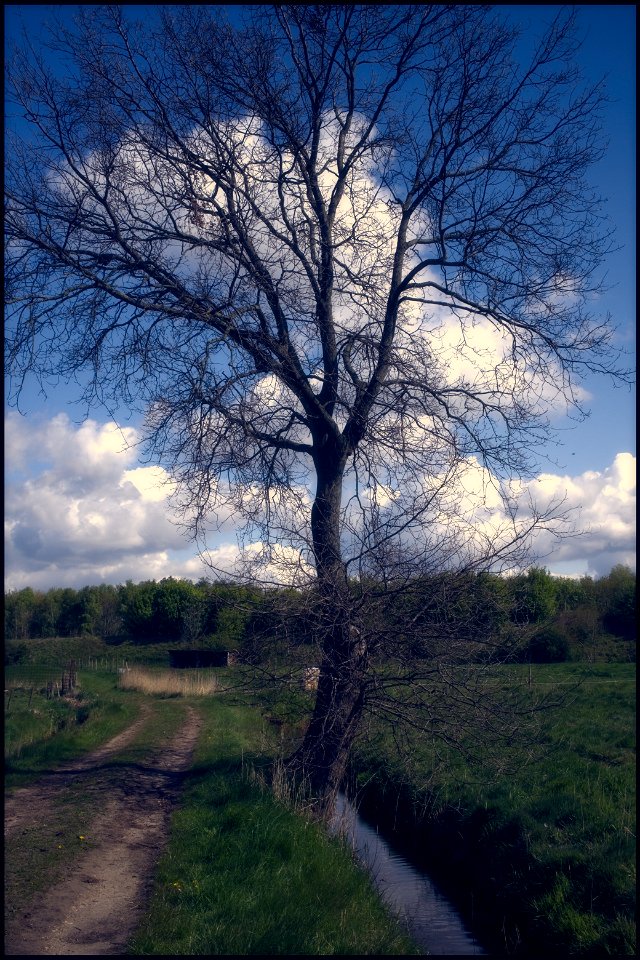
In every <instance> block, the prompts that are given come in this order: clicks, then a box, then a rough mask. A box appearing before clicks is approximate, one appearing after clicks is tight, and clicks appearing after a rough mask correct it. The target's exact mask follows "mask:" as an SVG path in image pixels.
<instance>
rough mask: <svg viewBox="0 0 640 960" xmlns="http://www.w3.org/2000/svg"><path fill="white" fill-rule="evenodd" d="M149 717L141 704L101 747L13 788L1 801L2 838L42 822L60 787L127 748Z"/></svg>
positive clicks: (49, 814)
mask: <svg viewBox="0 0 640 960" xmlns="http://www.w3.org/2000/svg"><path fill="white" fill-rule="evenodd" d="M150 716H151V707H150V706H149V704H147V703H143V704H142V705H141V707H140V713H139V715H138V716H137V718H136V719H135V720H134V721H133V723H132V724H131V725H130V726H128V727H127V728H126V729H125V730H123V731H122V732H121V733H118V734H117V735H116V736H115V737H112V738H111V740H107V742H106V743H104V744H103V745H102V746H101V747H98V748H97V749H96V750H92V751H91V753H89V754H87V755H86V756H84V757H81V758H80V759H78V760H74V761H73V762H72V763H66V764H62V765H61V766H59V767H56V769H55V773H54V774H52V775H50V776H49V777H46V778H43V779H41V780H38V781H36V783H34V784H30V785H29V786H28V787H19V788H18V789H17V790H13V791H12V792H11V793H10V794H9V796H7V797H5V801H4V837H5V840H7V839H9V837H10V836H11V835H12V834H14V833H15V832H16V831H17V830H18V829H19V828H23V829H24V828H27V827H29V826H33V825H35V824H38V823H42V822H43V821H44V820H45V819H46V818H47V817H49V816H51V815H52V810H51V802H52V801H53V800H55V799H56V798H57V797H59V796H60V793H61V791H62V790H64V788H65V787H67V786H69V784H71V783H73V781H74V780H75V779H76V775H77V774H78V773H80V772H82V771H87V770H90V769H91V768H95V767H98V766H99V765H100V764H101V763H104V761H105V760H109V759H110V758H111V757H112V756H113V755H114V754H116V753H117V752H118V750H124V748H125V747H128V746H129V744H130V743H132V741H133V740H135V738H136V736H137V735H138V733H139V732H140V730H141V729H142V727H143V726H144V725H145V723H146V722H147V720H148V719H149V717H150Z"/></svg>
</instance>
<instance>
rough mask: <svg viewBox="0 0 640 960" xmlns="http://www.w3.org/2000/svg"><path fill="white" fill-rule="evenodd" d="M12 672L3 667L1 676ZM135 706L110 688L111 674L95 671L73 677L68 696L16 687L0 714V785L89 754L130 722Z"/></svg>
mask: <svg viewBox="0 0 640 960" xmlns="http://www.w3.org/2000/svg"><path fill="white" fill-rule="evenodd" d="M16 672H17V671H16V670H14V669H13V668H11V667H9V668H7V670H6V678H7V679H8V680H10V678H11V677H12V675H13V674H14V673H16ZM139 704H140V698H139V697H138V698H137V699H136V698H135V697H132V696H130V695H127V694H126V693H124V692H121V691H119V690H117V689H116V685H115V678H114V676H113V675H111V674H101V673H95V672H87V673H79V674H78V678H77V687H76V689H75V690H74V693H73V696H70V697H54V698H53V699H47V698H46V696H45V694H44V693H43V692H41V691H40V690H38V689H35V690H34V691H33V693H31V689H30V688H26V689H20V688H18V689H16V690H15V691H14V693H13V696H12V698H11V702H10V704H9V708H8V709H5V714H4V725H5V729H4V737H5V739H4V749H5V787H15V786H24V785H25V784H26V783H28V782H29V781H30V780H32V779H33V778H34V777H37V776H39V775H40V774H42V773H43V772H44V771H46V770H49V769H53V768H55V767H56V766H59V765H60V764H61V763H65V762H67V761H69V760H73V759H74V758H76V757H79V756H81V755H82V754H83V753H87V752H88V751H90V750H94V749H95V748H96V747H98V746H100V745H101V744H102V743H104V742H105V741H106V740H109V739H110V738H111V737H114V736H116V734H118V733H120V731H121V730H124V728H125V727H127V726H128V725H129V724H130V723H131V722H132V720H133V719H135V717H136V715H137V713H138V709H139Z"/></svg>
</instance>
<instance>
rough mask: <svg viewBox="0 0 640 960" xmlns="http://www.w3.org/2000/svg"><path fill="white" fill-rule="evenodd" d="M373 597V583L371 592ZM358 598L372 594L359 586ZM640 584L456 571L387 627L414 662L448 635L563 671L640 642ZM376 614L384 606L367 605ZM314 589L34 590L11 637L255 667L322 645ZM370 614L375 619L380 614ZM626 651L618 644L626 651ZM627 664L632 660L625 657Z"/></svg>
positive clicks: (20, 607) (417, 591)
mask: <svg viewBox="0 0 640 960" xmlns="http://www.w3.org/2000/svg"><path fill="white" fill-rule="evenodd" d="M367 588H368V594H369V595H372V594H373V592H374V591H375V583H373V582H370V583H369V584H368V585H367ZM353 589H354V592H356V591H357V590H358V589H362V587H361V585H359V586H358V587H356V585H354V587H353ZM635 596H636V576H635V573H633V572H632V571H631V570H629V568H627V567H624V566H621V565H618V566H616V567H614V568H613V569H612V570H611V572H610V573H609V574H608V575H607V576H604V577H600V578H598V579H593V578H592V577H589V576H584V577H582V578H580V579H569V578H562V577H554V576H552V575H551V574H550V573H549V572H548V571H547V570H545V569H544V568H541V567H533V568H531V569H530V570H529V571H528V572H527V573H523V574H520V575H518V576H513V577H503V576H498V575H496V574H487V573H483V574H469V575H467V576H465V577H464V578H463V579H462V580H461V578H460V577H459V576H458V577H454V576H452V575H449V574H443V575H442V576H441V577H422V578H419V577H418V578H415V582H414V583H413V586H412V589H411V590H410V591H408V590H404V591H403V592H402V593H401V594H399V595H398V596H397V597H396V598H390V597H386V600H385V611H384V614H383V618H384V620H385V621H386V624H379V625H378V630H384V629H387V630H389V631H390V632H397V631H401V630H402V629H403V625H406V624H407V623H411V631H410V633H411V637H410V639H409V640H408V641H407V645H408V646H409V648H410V651H411V654H412V656H414V657H416V658H418V659H420V658H426V659H428V658H429V656H430V655H431V650H430V645H431V644H432V643H433V642H434V638H437V637H438V636H451V635H452V634H454V633H455V634H457V635H464V636H465V637H466V638H468V639H470V640H474V639H475V640H481V639H482V638H488V639H490V640H491V641H492V643H493V644H494V645H495V644H496V643H497V644H498V645H499V643H500V640H501V638H504V641H505V645H508V644H512V639H513V634H514V632H516V631H521V632H522V636H523V638H524V642H523V643H522V644H521V645H520V646H519V647H518V646H517V645H516V646H515V648H514V650H515V652H512V654H511V658H513V657H514V656H515V657H519V658H521V659H524V660H527V659H528V660H533V661H534V662H536V661H538V662H554V661H555V662H557V661H564V660H569V659H582V658H584V657H587V656H589V657H594V656H595V657H597V656H598V655H599V654H600V655H602V654H603V653H604V652H606V649H605V648H611V649H610V650H609V653H610V654H611V655H615V654H616V652H617V654H620V648H619V643H620V641H624V642H626V643H627V644H628V643H629V642H630V641H632V640H633V639H634V636H635ZM369 607H370V609H373V610H374V611H375V605H374V604H371V603H370V604H369ZM312 608H313V597H312V595H311V592H310V591H305V590H293V589H280V590H273V589H272V590H265V589H259V588H257V587H256V588H251V587H246V586H239V585H237V584H234V583H230V582H229V583H210V582H208V581H206V580H201V581H199V582H198V583H192V582H190V581H187V580H178V579H175V578H173V577H167V578H165V579H163V580H160V581H159V582H156V581H154V580H147V581H143V582H141V583H133V582H132V581H130V580H129V581H127V582H126V583H124V584H119V585H117V586H114V585H110V584H100V585H97V586H85V587H82V588H81V589H79V590H76V589H73V588H71V587H63V588H59V587H58V588H52V589H50V590H47V591H40V590H34V589H32V588H31V587H25V588H24V589H22V590H14V591H10V592H9V593H6V594H5V637H6V639H7V640H9V641H23V640H29V639H36V638H46V637H53V636H61V637H68V636H82V635H85V636H98V637H101V638H103V639H106V640H107V641H110V642H112V643H114V642H123V641H128V642H132V643H137V644H142V643H153V642H172V643H176V644H185V645H197V646H206V647H209V648H221V649H238V650H240V652H241V653H242V654H243V655H244V656H245V658H246V659H247V660H250V661H253V662H257V661H260V660H261V659H263V658H264V657H266V656H268V655H271V654H273V653H274V652H277V650H278V649H280V650H281V652H284V650H285V649H286V648H287V647H292V646H293V647H299V646H302V645H304V644H310V643H313V641H314V637H313V630H314V627H313V618H312V617H310V616H309V613H310V611H311V610H312ZM369 616H376V613H375V612H374V613H370V614H369ZM616 642H617V643H618V647H616ZM625 658H626V655H625Z"/></svg>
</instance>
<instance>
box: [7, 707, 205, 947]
mask: <svg viewBox="0 0 640 960" xmlns="http://www.w3.org/2000/svg"><path fill="white" fill-rule="evenodd" d="M148 714H149V708H148V707H147V709H146V711H143V712H142V713H141V715H140V717H139V718H138V719H137V720H136V722H135V723H134V724H132V725H131V726H130V727H129V728H128V729H127V730H126V731H125V732H124V733H122V734H119V736H118V737H115V738H114V739H113V740H111V741H110V742H109V743H107V744H106V745H105V746H103V747H101V748H100V749H99V750H97V751H95V752H94V753H92V754H90V755H89V756H88V757H85V758H83V759H82V760H81V761H77V762H76V763H74V764H69V765H68V766H66V767H64V768H58V770H56V771H55V772H52V773H51V774H50V775H48V776H47V777H46V778H44V779H43V780H41V781H40V782H39V783H37V784H34V785H32V786H29V787H25V788H23V789H20V790H17V791H15V792H14V793H13V794H12V795H11V796H10V797H9V798H8V799H7V801H6V804H5V837H7V836H12V835H15V834H16V833H23V834H25V835H26V836H28V833H29V829H30V827H34V826H36V825H41V824H42V823H43V819H44V818H47V819H49V820H51V818H55V814H56V800H59V799H60V796H61V792H63V791H65V790H74V791H77V790H79V791H81V792H82V793H83V794H84V795H86V796H89V798H90V799H91V806H92V809H93V810H94V811H95V816H94V818H93V819H92V822H91V824H90V827H88V828H87V844H88V845H87V848H86V849H84V850H83V851H82V853H81V854H80V855H79V856H78V858H77V859H76V860H75V861H74V864H73V868H72V870H71V872H70V874H69V875H68V876H66V877H65V878H63V879H62V880H61V881H58V882H57V883H56V884H55V885H54V886H53V887H51V888H50V889H49V890H48V891H46V892H45V893H44V894H43V895H42V896H40V897H39V898H38V900H37V902H36V903H34V904H31V905H29V907H27V908H26V909H24V910H23V911H18V912H17V913H13V915H12V916H11V918H10V920H9V921H8V923H7V927H6V930H5V954H6V955H9V956H17V955H31V956H41V955H51V954H53V955H58V956H72V955H77V956H122V955H125V954H126V946H127V943H128V941H129V940H130V938H131V936H132V934H133V932H134V930H135V929H136V927H137V926H138V924H139V922H140V919H141V917H142V914H143V912H144V910H145V907H146V904H147V900H148V896H149V893H150V888H151V883H152V877H153V869H154V866H155V863H156V861H157V859H158V857H159V856H160V853H161V852H162V850H163V847H164V845H165V842H166V839H167V832H168V822H169V817H170V815H171V811H172V809H173V807H174V806H175V805H176V803H177V802H178V800H179V796H180V789H181V785H182V781H183V776H184V773H185V771H186V770H187V769H188V768H189V766H190V763H191V757H192V754H193V750H194V747H195V744H196V741H197V739H198V734H199V732H200V726H201V720H200V717H199V716H198V714H197V713H196V711H195V710H193V708H191V707H189V708H188V710H187V718H186V721H185V724H184V725H183V727H182V729H181V730H180V731H179V733H178V734H177V735H176V736H175V737H174V738H173V740H171V741H170V742H169V743H167V744H166V745H164V746H163V747H162V748H161V749H160V750H158V751H157V752H156V753H154V754H153V755H152V756H150V757H149V758H148V759H147V760H145V761H144V762H141V763H136V764H131V763H124V764H122V765H118V764H117V763H116V764H112V765H109V764H108V763H107V761H109V760H111V761H113V760H114V759H115V760H117V754H118V751H120V750H122V749H124V748H125V747H126V746H127V745H128V744H130V743H131V742H132V741H133V739H134V738H135V736H136V734H137V733H138V732H139V730H140V728H141V726H142V725H143V724H144V723H145V721H146V719H147V718H148Z"/></svg>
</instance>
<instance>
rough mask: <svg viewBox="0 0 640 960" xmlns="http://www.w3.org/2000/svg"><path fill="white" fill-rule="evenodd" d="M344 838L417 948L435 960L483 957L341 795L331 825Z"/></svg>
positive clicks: (458, 921) (427, 884)
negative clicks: (404, 924)
mask: <svg viewBox="0 0 640 960" xmlns="http://www.w3.org/2000/svg"><path fill="white" fill-rule="evenodd" d="M332 829H333V830H334V832H336V833H337V832H341V833H343V834H344V835H345V836H346V838H347V839H348V841H349V842H350V843H351V844H352V846H353V848H354V850H355V852H356V855H357V856H358V859H359V860H360V861H361V862H362V863H363V864H364V865H365V866H366V867H367V869H368V870H369V872H370V874H371V876H372V878H373V880H374V882H375V885H376V887H377V889H378V892H379V893H380V895H381V896H382V898H383V899H384V900H385V901H386V903H388V905H389V906H390V907H391V909H392V910H393V912H394V913H395V914H396V915H398V916H400V917H401V918H402V919H404V920H405V921H406V923H407V927H408V929H409V932H410V934H411V936H412V937H413V939H414V940H415V942H416V943H417V944H418V946H420V947H422V948H423V949H425V950H427V951H428V952H429V953H430V954H433V955H435V956H451V955H453V956H473V955H478V956H479V955H484V956H486V952H485V951H484V950H483V949H482V947H481V946H480V944H479V943H478V942H477V940H475V938H474V937H473V935H472V934H471V932H470V931H469V930H468V929H467V927H466V926H465V924H464V921H463V920H462V918H461V917H460V915H459V914H458V912H457V911H456V910H455V908H454V907H453V906H452V905H451V903H450V902H449V901H448V900H447V898H446V897H445V896H444V895H443V894H442V893H441V892H440V891H439V890H438V888H437V886H436V885H435V884H434V883H433V881H431V880H430V879H429V877H427V876H426V874H424V873H422V872H421V871H419V870H417V869H416V868H415V867H414V866H412V865H411V864H410V863H409V862H408V861H407V860H405V859H404V857H402V856H400V855H399V854H397V853H395V852H394V851H393V849H392V848H391V846H390V845H389V844H388V843H387V841H386V840H385V839H384V838H383V837H381V836H380V835H379V834H378V832H377V831H376V830H375V829H373V828H372V827H370V826H369V825H368V824H367V823H365V822H364V820H362V819H361V817H360V816H359V815H358V814H357V812H356V810H355V809H354V808H353V806H352V805H351V804H350V803H349V801H348V800H347V798H346V797H345V796H344V794H339V795H338V800H337V804H336V812H335V815H334V820H333V824H332Z"/></svg>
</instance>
